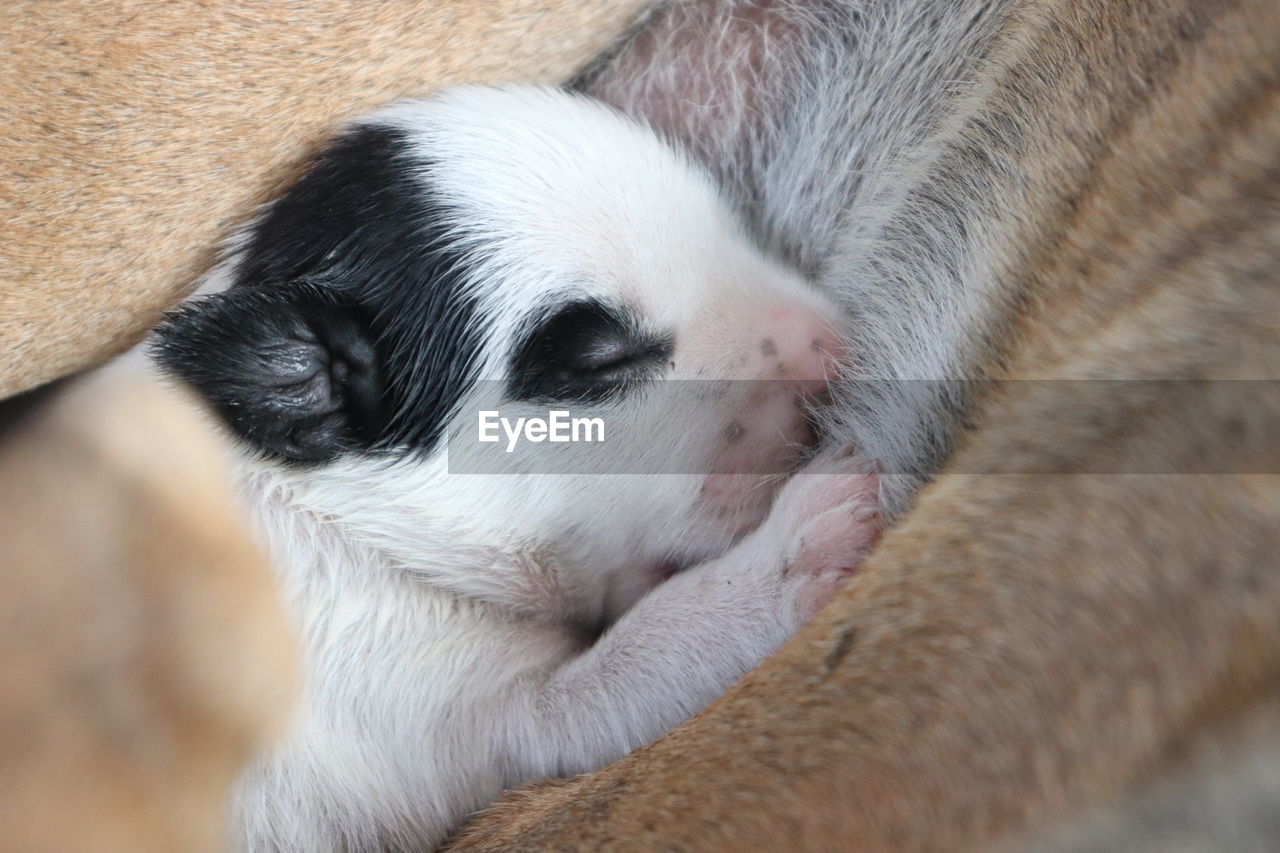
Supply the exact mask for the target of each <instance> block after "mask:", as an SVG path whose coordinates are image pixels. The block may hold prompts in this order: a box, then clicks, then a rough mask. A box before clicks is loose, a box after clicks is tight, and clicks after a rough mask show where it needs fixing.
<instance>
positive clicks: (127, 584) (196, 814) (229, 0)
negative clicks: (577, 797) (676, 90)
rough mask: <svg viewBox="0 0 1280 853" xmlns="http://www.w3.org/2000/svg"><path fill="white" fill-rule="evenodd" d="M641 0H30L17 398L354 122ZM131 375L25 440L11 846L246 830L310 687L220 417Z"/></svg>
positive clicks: (14, 38) (179, 842) (600, 35)
mask: <svg viewBox="0 0 1280 853" xmlns="http://www.w3.org/2000/svg"><path fill="white" fill-rule="evenodd" d="M640 5H641V4H640V2H639V0H607V2H597V0H555V2H551V3H543V2H531V0H495V2H489V3H472V2H470V0H438V1H437V0H431V2H425V0H424V2H401V0H378V2H369V3H358V4H353V3H339V2H331V0H318V2H307V3H290V4H278V3H271V2H258V0H226V2H217V3H204V2H194V0H182V1H181V2H170V3H148V4H136V3H133V4H131V3H89V2H84V0H28V2H13V3H9V4H7V5H6V7H5V15H4V17H5V23H4V26H3V27H0V50H3V53H4V56H5V57H6V61H7V62H8V63H9V73H7V74H4V75H0V217H2V218H3V220H4V222H5V236H4V240H3V241H0V397H3V396H5V395H7V394H11V393H13V392H16V391H19V390H21V389H24V388H29V387H32V386H34V385H37V384H40V383H42V382H45V381H48V380H50V379H53V378H56V377H58V376H61V375H63V374H66V373H68V372H71V371H75V370H78V369H80V368H83V367H85V366H88V365H93V364H97V363H99V362H101V361H102V360H103V359H105V358H106V357H108V356H110V355H113V354H116V353H118V352H120V351H121V350H122V349H124V348H125V347H127V346H128V345H129V344H131V343H133V342H134V341H136V340H137V338H138V337H139V336H140V335H141V334H142V333H143V332H144V331H145V330H146V329H147V328H148V327H149V326H150V325H151V324H152V323H153V322H154V320H155V318H156V316H157V314H158V313H159V312H160V311H161V310H163V309H165V308H168V307H169V306H170V305H171V304H172V303H173V302H174V301H175V300H176V299H177V298H178V297H179V296H180V295H181V294H182V293H183V290H184V287H185V286H186V285H188V284H189V283H190V282H191V281H192V280H193V278H194V277H195V276H196V275H197V274H199V273H200V272H202V271H203V270H204V269H205V268H206V267H207V266H208V264H209V262H210V260H211V258H212V247H213V246H214V245H215V244H216V241H217V240H218V239H221V238H222V237H224V236H225V231H226V228H227V227H228V226H229V225H230V224H231V223H233V222H236V221H239V220H241V219H243V218H244V216H245V215H246V214H247V213H249V212H250V211H251V210H252V208H253V206H254V205H255V204H257V203H259V202H262V201H264V200H266V199H268V198H270V197H271V196H272V195H273V193H274V192H275V191H276V190H277V189H278V188H279V187H280V186H281V185H282V184H284V183H285V182H287V181H288V180H289V178H290V176H291V175H293V174H294V173H295V172H296V170H297V168H298V166H299V165H300V163H301V161H302V160H303V159H304V157H305V155H306V154H307V153H308V152H309V151H310V150H312V148H313V147H314V146H315V145H316V144H317V142H318V141H319V140H320V139H322V138H323V137H324V136H325V134H326V133H327V131H328V130H329V129H330V128H331V127H332V126H333V125H334V124H335V123H336V122H338V121H340V120H342V119H344V118H346V117H348V116H351V115H354V114H358V113H361V112H364V111H367V110H368V109H370V108H371V107H373V106H375V105H379V104H381V103H382V102H384V101H386V100H387V99H390V98H393V97H396V96H400V95H405V94H413V93H418V92H421V91H423V90H425V89H429V88H433V87H436V86H440V85H443V84H446V83H449V82H455V81H459V80H468V81H486V80H487V81H498V80H507V79H510V80H528V79H542V80H557V79H560V78H562V77H564V76H566V75H567V74H568V73H569V72H571V71H572V70H573V69H575V68H577V67H578V66H579V65H580V64H582V63H583V62H584V61H585V60H587V59H588V58H589V57H590V56H591V55H592V54H593V53H594V52H595V51H597V50H599V49H600V48H601V47H602V46H603V45H604V44H606V43H607V41H608V40H609V39H610V38H612V37H613V36H614V35H615V34H616V33H617V32H619V31H620V30H622V29H623V28H624V27H625V26H626V25H627V23H628V21H629V19H630V17H631V16H632V15H633V13H634V11H635V10H636V9H637V8H639V6H640ZM122 370H123V371H124V372H112V373H111V374H109V375H107V376H105V377H95V378H92V379H91V380H89V381H87V382H83V383H79V384H78V385H77V386H76V387H74V388H72V389H70V390H69V391H67V392H66V394H65V396H60V397H59V398H58V399H57V400H56V401H55V402H54V403H52V404H45V405H42V406H40V407H38V409H37V411H35V412H33V413H31V415H30V416H29V417H28V418H26V419H24V420H23V421H22V422H21V424H20V425H19V426H18V427H15V428H14V429H12V430H9V431H5V432H4V433H3V434H0V573H2V575H3V590H2V594H0V851H4V853H10V851H12V853H46V851H47V853H65V851H70V850H83V851H94V853H115V851H119V853H149V851H154V853H175V852H176V851H182V853H201V851H213V850H220V849H223V846H222V844H223V838H224V835H225V833H224V828H225V820H224V810H225V799H226V792H227V789H228V786H229V785H230V783H231V781H232V780H233V779H234V778H235V777H236V776H237V775H238V774H239V772H240V770H241V768H242V767H243V765H244V763H245V762H246V761H247V760H248V759H249V758H250V757H251V756H252V755H253V754H255V753H256V752H257V751H258V750H259V749H260V748H261V747H262V746H264V745H265V744H266V743H267V742H268V741H269V740H270V738H272V737H273V736H274V735H275V734H276V733H277V732H278V731H279V730H280V728H281V726H282V725H283V722H284V719H285V717H286V713H287V710H288V708H289V705H290V699H291V697H292V692H293V687H294V679H295V673H294V667H293V649H292V646H291V644H290V642H289V641H288V638H287V633H286V628H285V625H284V619H283V616H282V614H281V613H280V611H279V609H278V604H277V601H276V596H275V591H274V588H273V586H272V584H271V582H270V572H269V568H268V566H267V565H266V564H265V562H264V561H263V558H262V557H261V555H260V554H259V553H258V551H257V550H256V549H255V548H253V547H252V546H251V545H250V544H249V541H248V539H247V537H246V533H245V530H244V527H243V525H242V521H241V519H240V518H239V516H238V515H237V514H236V513H234V512H233V511H232V510H231V509H230V505H231V504H230V499H229V495H228V491H227V483H226V481H225V480H224V476H225V464H224V463H225V456H224V451H225V448H224V447H223V443H222V440H221V439H219V438H218V437H216V436H213V435H211V434H210V433H209V431H208V429H207V427H206V425H205V423H204V419H203V418H201V417H198V416H196V415H195V414H194V412H193V410H192V409H190V408H189V404H188V402H187V401H185V400H181V399H176V398H175V397H174V396H173V395H172V394H171V393H170V392H166V391H164V390H163V389H159V388H157V387H155V386H154V385H151V384H149V383H146V382H145V381H142V380H140V379H138V378H137V377H136V376H131V375H129V371H128V369H127V368H122ZM12 405H13V404H12V403H11V404H10V407H12ZM7 414H8V413H7V412H6V411H3V410H0V421H2V420H3V419H4V418H5V416H6V415H7ZM0 426H3V424H2V423H0Z"/></svg>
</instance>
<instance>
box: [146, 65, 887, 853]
mask: <svg viewBox="0 0 1280 853" xmlns="http://www.w3.org/2000/svg"><path fill="white" fill-rule="evenodd" d="M221 274H222V276H224V277H225V278H228V279H229V280H230V287H229V289H227V290H225V291H224V292H221V293H218V294H216V295H213V296H210V297H206V298H203V299H200V300H197V301H194V302H192V303H189V304H188V305H187V306H186V307H184V308H183V309H182V310H180V311H179V312H177V313H176V314H175V315H173V316H172V317H171V318H170V319H169V320H168V321H167V322H166V323H165V324H164V325H163V326H162V328H161V329H160V331H159V334H158V339H157V342H156V349H155V352H156V356H157V359H158V360H159V362H160V364H161V365H162V367H163V368H164V369H165V370H166V371H167V372H168V373H170V374H171V375H174V376H176V377H179V378H181V379H183V380H185V381H187V382H189V383H190V384H191V385H192V386H193V387H194V388H195V389H196V390H197V391H198V392H199V393H200V394H201V395H203V397H205V398H206V399H207V400H208V402H209V403H210V404H211V405H212V407H213V408H214V409H215V410H216V411H217V412H218V413H219V414H220V415H221V417H222V418H223V420H224V421H225V422H226V424H227V425H228V427H229V428H230V429H231V431H232V432H233V433H234V434H235V435H236V436H238V437H239V438H240V439H241V440H242V442H243V445H244V448H245V453H244V482H245V490H246V493H247V496H248V500H249V501H250V504H251V507H252V510H253V512H254V515H255V517H256V518H257V519H258V521H259V522H260V524H261V527H262V530H263V533H264V536H265V538H266V540H267V542H268V543H269V545H270V547H271V548H272V550H273V553H274V556H275V561H276V564H277V566H278V570H279V572H280V573H281V576H282V583H283V585H284V589H285V592H286V596H287V598H288V603H289V606H290V609H291V612H292V614H293V618H294V619H295V620H296V626H297V630H298V631H299V633H300V635H301V637H302V638H303V646H304V655H305V658H306V664H305V667H306V675H307V678H306V695H305V699H304V711H303V713H302V714H301V715H300V717H299V718H298V719H297V721H296V723H295V726H294V728H293V731H292V733H291V735H290V736H289V737H288V738H287V739H286V741H285V742H284V743H282V744H281V745H280V746H279V747H278V749H277V750H276V751H275V752H274V753H273V754H272V755H271V756H270V757H269V758H268V759H267V760H265V761H264V762H263V763H262V764H261V765H260V766H258V767H256V768H254V769H253V770H252V771H251V772H250V773H249V774H248V775H247V776H246V778H245V779H244V780H243V782H242V784H241V786H240V791H239V795H238V798H237V831H238V832H239V842H240V844H241V846H242V848H243V849H246V850H285V851H308V853H311V851H316V850H343V851H372V850H400V849H406V850H407V849H415V850H419V849H427V848H430V847H431V846H433V845H435V844H437V843H439V842H440V841H441V840H442V839H443V838H444V837H445V835H446V834H447V833H448V832H449V831H450V829H451V828H453V827H454V826H455V825H456V824H457V823H458V822H459V821H460V820H461V819H462V818H463V817H465V816H466V815H467V814H468V813H470V812H472V811H474V810H476V809H477V808H480V807H482V806H484V805H485V804H487V803H489V802H490V801H491V800H493V799H494V798H495V797H496V796H497V794H498V793H499V792H500V791H501V790H503V789H504V788H507V787H510V786H512V785H515V784H518V783H520V782H522V781H524V780H527V779H530V778H535V777H542V776H559V775H566V774H573V773H581V772H585V771H588V770H592V769H594V768H598V767H600V766H603V765H604V764H606V763H608V762H610V761H612V760H614V759H617V758H619V757H620V756H622V755H623V754H625V753H626V752H628V751H630V750H632V749H635V748H636V747H638V746H641V745H643V744H646V743H648V742H650V741H652V740H654V739H655V738H657V737H659V736H661V735H662V734H663V733H665V732H666V731H667V730H669V729H670V728H672V727H673V726H675V725H676V724H678V723H680V722H682V721H683V720H685V719H686V718H688V717H689V716H691V715H692V714H694V713H696V712H697V711H698V710H700V709H701V708H703V707H704V706H705V705H706V704H707V703H709V702H710V701H711V700H713V699H715V698H716V697H717V696H718V695H719V694H720V693H721V692H722V691H723V690H724V689H725V688H726V687H728V686H729V685H730V684H731V683H732V682H733V681H735V680H736V679H737V678H739V677H740V676H741V675H742V674H744V673H745V672H746V671H747V670H748V669H750V668H752V667H753V666H755V665H756V664H757V663H758V662H759V661H760V660H761V659H762V658H763V657H765V656H766V655H768V654H770V653H771V652H772V651H773V650H775V649H776V648H777V647H778V646H779V645H780V644H781V643H782V642H783V641H785V640H786V639H787V638H788V637H789V636H790V635H791V634H792V633H793V632H794V631H795V630H796V629H797V628H798V627H799V626H800V625H802V624H803V623H804V622H805V621H806V620H807V619H808V618H809V617H810V616H811V615H812V614H813V613H814V612H815V611H816V610H817V609H818V608H819V607H820V606H821V605H822V604H823V603H824V602H825V601H826V600H827V599H828V598H829V597H830V596H831V595H832V594H833V593H834V591H835V589H836V588H837V586H838V584H839V583H840V582H841V581H842V579H843V578H845V577H846V576H847V575H848V574H849V572H850V571H851V570H852V569H853V568H854V566H853V565H852V563H854V562H856V559H857V555H859V554H861V553H862V552H864V551H865V550H866V549H867V548H868V547H869V546H870V544H871V543H872V542H873V540H874V538H875V536H876V535H877V532H878V528H879V523H878V514H877V511H876V495H877V488H878V487H877V480H876V477H875V475H874V473H872V472H871V471H870V470H869V468H868V466H867V465H866V464H865V463H864V462H863V461H861V460H860V459H858V458H857V457H855V456H852V455H850V454H848V453H844V452H840V451H833V450H827V451H823V452H821V453H818V454H817V455H816V456H813V454H812V453H811V452H809V450H808V448H810V447H811V446H812V445H813V444H814V443H815V439H814V435H813V432H812V429H811V427H810V420H809V418H807V417H806V415H807V408H808V407H809V405H810V404H811V403H812V402H813V400H814V399H815V398H816V397H818V396H819V395H820V394H821V393H822V392H823V390H824V388H825V386H826V382H827V380H828V379H829V378H830V377H831V376H832V375H833V372H834V370H835V369H836V367H837V365H838V363H839V361H840V358H841V354H842V352H843V350H842V345H841V338H840V334H839V329H838V321H837V318H836V312H835V309H834V306H833V303H832V302H831V301H830V300H829V299H828V298H827V297H826V296H824V295H823V294H821V293H819V292H817V291H816V290H815V289H813V287H812V286H811V285H810V284H808V283H807V282H806V281H805V280H804V279H802V278H801V277H800V276H799V275H798V274H797V273H795V272H794V271H793V270H791V269H789V268H787V267H785V266H782V265H781V264H779V263H778V262H777V261H775V260H773V259H771V258H770V257H768V256H766V255H765V254H764V253H762V251H761V250H760V249H758V248H757V247H756V246H755V245H754V244H753V242H752V241H751V239H750V238H749V237H748V236H747V234H746V232H745V230H744V228H743V226H742V225H741V223H740V222H739V221H738V220H737V219H736V217H735V214H734V213H732V212H731V211H730V209H729V208H728V207H727V205H726V204H725V203H724V201H723V199H722V198H721V196H720V194H719V192H718V191H717V188H716V187H715V185H714V184H713V183H712V181H711V179H710V178H709V177H708V176H707V174H705V173H704V172H703V171H702V170H700V169H699V168H698V167H695V166H694V165H693V164H692V163H691V162H690V161H689V160H688V159H686V158H685V157H684V156H683V155H682V154H681V153H680V152H678V151H676V150H675V149H673V148H672V147H670V146H669V145H668V144H666V143H665V142H663V141H662V140H661V139H659V138H658V137H657V136H656V135H654V134H653V133H652V132H650V131H648V130H646V129H644V128H642V127H641V126H639V125H637V124H634V123H632V122H631V121H630V120H628V119H626V118H624V117H623V116H621V115H620V114H619V113H617V112H615V111H613V110H612V109H610V108H608V107H605V106H603V105H601V104H599V103H597V102H594V101H591V100H590V99H587V98H585V97H583V96H579V95H573V94H569V93H565V92H562V91H556V90H547V89H535V88H509V89H487V88H459V89H455V90H450V91H448V92H445V93H443V94H441V95H439V96H436V97H433V98H431V99H429V100H423V101H415V102H407V103H402V104H399V105H396V106H393V107H391V108H389V109H387V110H386V111H384V112H381V113H378V114H376V115H374V116H371V117H369V118H367V119H365V120H363V121H360V122H357V123H356V124H354V125H352V126H351V127H349V128H347V129H346V131H345V132H344V133H343V134H342V135H341V136H339V137H338V138H337V139H336V140H335V141H334V142H333V143H332V144H331V145H330V146H329V148H328V149H327V150H326V151H324V152H323V153H322V154H321V155H320V156H319V157H318V158H317V160H316V161H315V163H314V164H313V166H312V168H311V169H310V170H309V172H308V173H307V174H306V175H305V176H304V177H303V178H302V179H301V180H300V181H299V182H298V183H297V184H296V185H295V186H294V187H293V188H292V189H291V190H290V191H289V192H288V193H286V195H285V196H284V197H283V198H281V199H280V200H279V201H277V202H276V203H275V204H274V205H272V206H271V207H270V208H268V209H267V210H266V211H265V212H264V213H263V214H262V215H261V216H260V217H259V218H258V219H257V220H256V221H254V222H253V223H252V224H251V225H250V226H249V227H248V228H247V229H246V230H245V231H244V232H243V233H242V234H241V236H240V238H239V239H238V241H237V243H236V247H235V249H234V250H233V252H232V254H231V257H230V258H229V259H228V260H227V262H226V263H225V264H224V266H223V268H222V270H221ZM678 380H685V381H678ZM555 412H564V413H572V414H573V415H575V416H578V415H580V416H582V418H584V419H586V420H594V421H597V422H598V423H600V424H601V425H602V429H601V430H600V433H601V435H599V436H598V437H599V438H602V439H603V440H602V441H599V442H597V443H595V444H592V445H586V444H568V445H557V444H555V443H553V442H551V441H545V442H540V441H539V439H538V437H537V435H536V434H535V433H534V432H533V431H531V430H529V429H525V431H524V432H523V436H524V437H525V438H526V439H528V441H527V442H526V443H525V444H524V445H523V446H521V447H520V448H519V450H520V452H510V451H512V450H514V449H515V448H514V447H513V445H514V444H515V438H516V437H517V436H519V435H520V434H521V433H519V431H518V430H517V431H511V430H509V429H508V435H510V436H511V438H512V440H511V441H508V440H507V438H506V436H503V440H502V441H501V442H498V443H496V444H495V443H489V442H488V441H486V440H485V439H484V438H483V437H482V436H483V433H484V420H483V419H484V418H485V417H486V416H497V415H501V418H502V419H503V423H507V422H508V420H509V421H514V422H516V423H528V422H530V420H531V419H532V418H534V416H535V415H537V414H538V413H541V414H542V415H543V416H546V415H549V414H553V413H555ZM508 415H510V416H511V417H510V418H508ZM517 416H518V417H517ZM519 418H525V421H520V420H519ZM504 428H505V427H504ZM543 435H544V437H545V433H543ZM809 457H812V458H809ZM806 459H807V460H808V461H806ZM797 468H798V469H799V470H798V471H797V470H796V469H797ZM792 472H796V476H793V477H791V478H790V479H789V480H787V475H789V474H791V473H792ZM784 481H786V482H785V484H784ZM851 555H853V556H852V557H851Z"/></svg>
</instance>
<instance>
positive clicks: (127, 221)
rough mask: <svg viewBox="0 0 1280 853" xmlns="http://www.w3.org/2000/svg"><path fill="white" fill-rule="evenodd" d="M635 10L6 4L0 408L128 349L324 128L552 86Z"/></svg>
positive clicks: (586, 1)
mask: <svg viewBox="0 0 1280 853" xmlns="http://www.w3.org/2000/svg"><path fill="white" fill-rule="evenodd" d="M642 5H643V4H642V2H641V0H606V2H600V0H555V2H552V3H545V2H534V0H493V2H487V3H473V2H470V0H442V2H403V0H370V2H363V3H358V4H352V3H347V2H336V0H316V2H307V3H291V4H288V5H281V4H278V3H272V2H269V0H224V2H218V3H203V2H199V3H198V2H192V0H185V2H176V3H173V2H171V3H148V4H145V5H141V4H135V3H89V2H84V0H15V2H10V3H7V4H6V6H5V14H4V26H3V27H0V53H2V54H3V55H4V56H5V57H6V61H7V62H8V63H9V68H10V73H8V74H4V75H0V164H3V179H2V180H0V219H2V220H3V221H4V223H5V238H4V240H3V241H0V397H4V396H7V395H10V394H13V393H16V392H18V391H21V390H24V389H26V388H31V387H34V386H36V385H39V384H41V383H43V382H47V381H49V380H51V379H54V378H57V377H59V376H62V375H64V374H67V373H71V372H73V371H76V370H79V369H81V368H84V367H86V366H89V365H93V364H97V363H99V362H101V361H103V360H104V359H106V358H107V357H109V356H112V355H115V354H117V353H119V352H121V351H122V350H124V349H125V348H126V347H128V346H129V345H131V344H133V343H134V342H136V341H137V340H138V339H139V338H140V337H141V335H142V334H143V333H144V332H145V331H146V330H147V329H148V328H149V327H150V326H151V325H153V324H154V322H155V320H156V319H157V317H158V315H159V313H160V312H161V311H162V310H164V309H166V308H168V307H170V306H171V305H172V304H173V303H174V302H175V301H176V300H177V299H178V297H180V296H181V295H182V294H183V292H184V288H185V287H186V286H187V285H189V284H190V283H191V281H192V280H193V279H194V278H196V276H198V275H199V274H200V273H201V272H203V271H204V270H205V269H206V268H207V267H208V266H209V263H210V261H211V248H212V247H213V246H215V245H216V243H217V241H218V240H219V239H221V238H223V237H224V236H225V234H226V230H227V228H228V227H230V226H231V225H232V224H234V223H236V222H239V221H242V220H243V219H244V218H245V217H246V216H247V215H248V214H249V213H250V211H251V210H252V209H253V206H254V205H255V204H258V203H261V202H263V201H266V200H267V199H269V198H271V197H272V196H273V195H274V194H275V193H276V192H277V191H278V190H279V189H280V187H281V186H282V185H283V184H284V183H285V182H287V181H288V180H289V178H290V177H291V176H292V175H293V174H295V173H296V171H297V168H298V166H299V163H300V161H301V159H302V158H303V157H304V155H305V154H306V153H307V152H308V151H310V150H312V148H313V147H314V146H315V145H316V144H317V143H318V142H319V141H320V140H321V139H323V138H324V137H325V136H326V134H327V133H328V132H330V131H331V130H332V128H333V126H334V124H335V123H336V122H338V121H341V120H342V119H344V118H348V117H351V116H354V115H357V114H360V113H363V112H367V111H368V110H370V109H371V108H373V107H375V106H380V105H381V104H383V103H385V102H386V101H388V100H390V99H392V98H395V97H400V96H404V95H412V94H418V93H421V92H422V91H425V90H427V89H430V88H435V87H438V86H442V85H445V84H448V83H453V82H461V81H466V82H499V81H505V80H520V81H526V80H542V81H548V82H551V81H557V80H560V79H563V78H564V77H566V76H568V75H569V74H570V73H571V72H572V71H573V70H574V69H576V68H577V67H578V66H579V65H580V64H582V63H583V61H584V60H586V59H587V58H588V57H590V56H591V55H592V53H593V52H595V51H598V50H599V49H601V48H602V47H603V46H604V45H606V44H607V43H608V42H609V40H610V39H612V38H613V37H614V36H615V35H616V34H617V33H618V32H620V31H621V30H622V29H623V28H625V27H626V26H627V24H628V21H629V20H630V18H631V17H632V16H633V15H634V13H635V12H636V10H638V9H640V8H641V7H642Z"/></svg>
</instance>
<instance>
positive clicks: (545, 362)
mask: <svg viewBox="0 0 1280 853" xmlns="http://www.w3.org/2000/svg"><path fill="white" fill-rule="evenodd" d="M671 347H672V341H671V339H670V337H669V336H665V335H657V334H655V333H653V332H651V331H646V330H644V329H643V328H641V326H640V324H639V323H638V322H637V321H636V319H635V317H634V316H633V315H632V314H631V313H630V312H628V311H627V310H626V309H625V308H622V307H618V306H612V305H605V304H603V303H601V302H598V301H595V300H581V301H579V302H573V303H569V304H568V305H563V306H561V307H560V308H559V310H557V311H555V312H554V313H552V314H550V315H549V316H547V317H546V318H545V319H543V320H542V321H541V322H539V323H538V324H537V325H536V326H535V328H534V329H533V331H532V332H531V333H530V334H529V335H528V337H526V338H525V340H524V341H523V342H521V344H520V345H519V346H518V347H517V349H516V353H515V355H514V357H513V358H512V363H511V380H510V382H509V386H508V394H509V395H510V396H511V397H512V398H514V399H525V400H533V399H543V400H557V401H570V400H579V401H600V400H604V399H607V398H609V397H612V396H615V395H617V394H619V393H622V392H623V391H625V389H626V388H627V387H629V386H630V385H631V384H634V383H635V382H637V381H641V380H643V379H645V378H648V377H649V376H652V375H653V374H654V373H655V372H657V370H658V368H659V366H660V365H661V364H662V363H663V362H665V361H666V360H667V358H668V357H669V356H670V351H671Z"/></svg>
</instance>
